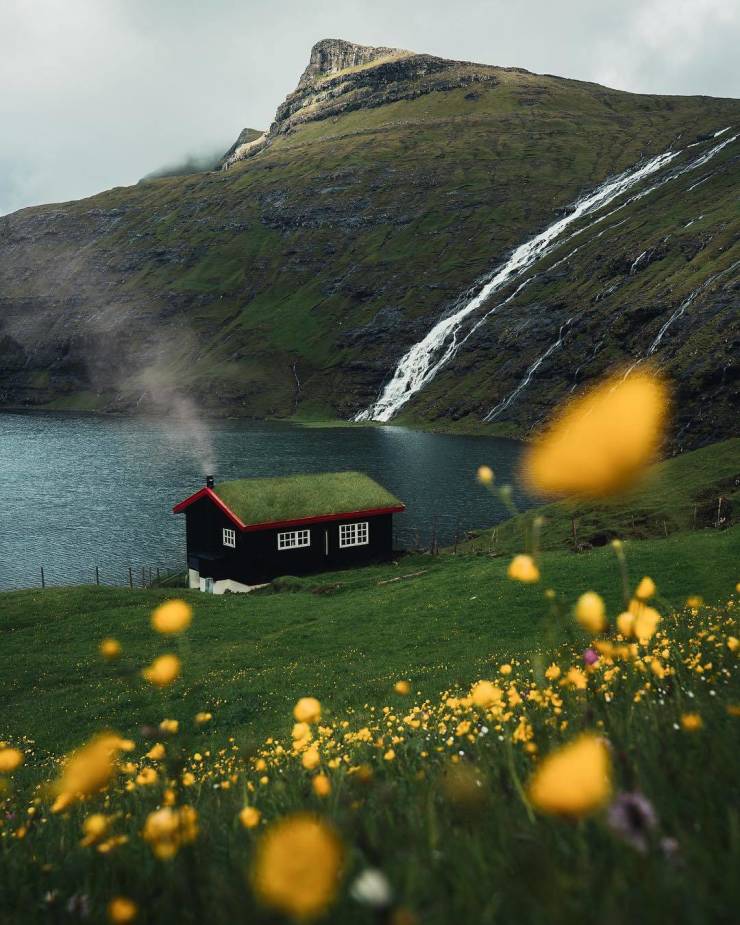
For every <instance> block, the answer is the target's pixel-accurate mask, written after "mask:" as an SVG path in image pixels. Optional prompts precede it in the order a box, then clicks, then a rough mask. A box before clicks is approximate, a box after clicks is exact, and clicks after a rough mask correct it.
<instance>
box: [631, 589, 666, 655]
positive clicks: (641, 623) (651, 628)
mask: <svg viewBox="0 0 740 925" xmlns="http://www.w3.org/2000/svg"><path fill="white" fill-rule="evenodd" d="M630 610H631V611H632V613H634V615H635V622H634V623H633V624H632V633H633V634H634V636H636V638H637V640H638V641H639V642H641V643H642V644H643V645H644V644H645V643H646V642H647V641H648V640H649V639H651V638H652V637H653V636H654V635H655V631H656V630H657V628H658V624H659V623H660V614H659V613H658V611H657V610H655V609H653V608H652V607H648V606H647V605H646V604H643V603H641V602H640V601H636V600H632V601H630Z"/></svg>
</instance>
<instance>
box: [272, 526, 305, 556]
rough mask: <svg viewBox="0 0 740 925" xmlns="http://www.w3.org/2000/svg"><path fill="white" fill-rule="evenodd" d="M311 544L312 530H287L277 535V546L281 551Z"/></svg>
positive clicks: (301, 547) (303, 547)
mask: <svg viewBox="0 0 740 925" xmlns="http://www.w3.org/2000/svg"><path fill="white" fill-rule="evenodd" d="M310 545H311V531H310V530H285V531H283V532H281V533H278V535H277V548H278V551H279V552H285V551H286V550H288V549H305V548H306V546H310Z"/></svg>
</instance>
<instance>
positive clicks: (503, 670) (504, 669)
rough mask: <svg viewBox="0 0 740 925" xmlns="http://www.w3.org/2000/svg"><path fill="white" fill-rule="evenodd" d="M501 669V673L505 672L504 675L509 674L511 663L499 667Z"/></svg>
mask: <svg viewBox="0 0 740 925" xmlns="http://www.w3.org/2000/svg"><path fill="white" fill-rule="evenodd" d="M499 671H500V672H501V674H503V675H509V674H511V665H508V664H506V665H502V666H501V667H500V668H499Z"/></svg>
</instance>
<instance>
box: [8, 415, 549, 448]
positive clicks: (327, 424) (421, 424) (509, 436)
mask: <svg viewBox="0 0 740 925" xmlns="http://www.w3.org/2000/svg"><path fill="white" fill-rule="evenodd" d="M0 414H15V415H34V416H39V417H43V416H52V415H55V416H60V417H61V416H69V417H85V418H115V419H129V420H134V419H139V420H142V421H154V422H156V421H158V420H161V419H162V415H157V414H147V413H146V412H128V411H106V410H99V409H98V410H93V409H89V408H21V407H9V408H0ZM202 417H203V418H205V420H206V421H207V422H213V423H215V422H218V421H244V422H249V423H252V424H257V423H270V424H290V425H292V426H294V427H303V428H306V429H311V428H315V429H317V430H331V429H341V428H346V429H348V430H354V429H359V428H381V427H392V428H398V429H406V430H415V431H420V432H423V433H430V434H438V435H441V436H451V437H483V438H485V437H493V438H496V439H497V440H509V441H511V442H512V443H522V444H525V443H529V442H530V439H531V438H529V437H527V436H524V435H522V434H517V433H516V432H515V431H513V430H512V431H509V432H507V431H506V429H503V432H502V429H494V428H492V427H491V425H489V424H484V423H483V422H482V421H481V422H468V423H458V422H455V421H422V420H415V419H413V418H411V419H404V418H401V419H400V420H397V421H362V422H360V421H350V420H345V419H343V418H331V417H326V418H321V417H317V418H302V417H300V416H290V417H252V416H250V415H244V414H212V413H208V412H202Z"/></svg>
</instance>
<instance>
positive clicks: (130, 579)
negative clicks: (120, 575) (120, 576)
mask: <svg viewBox="0 0 740 925" xmlns="http://www.w3.org/2000/svg"><path fill="white" fill-rule="evenodd" d="M128 586H129V588H131V590H132V591H133V590H134V573H133V572H132V571H131V566H130V565H129V567H128Z"/></svg>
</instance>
